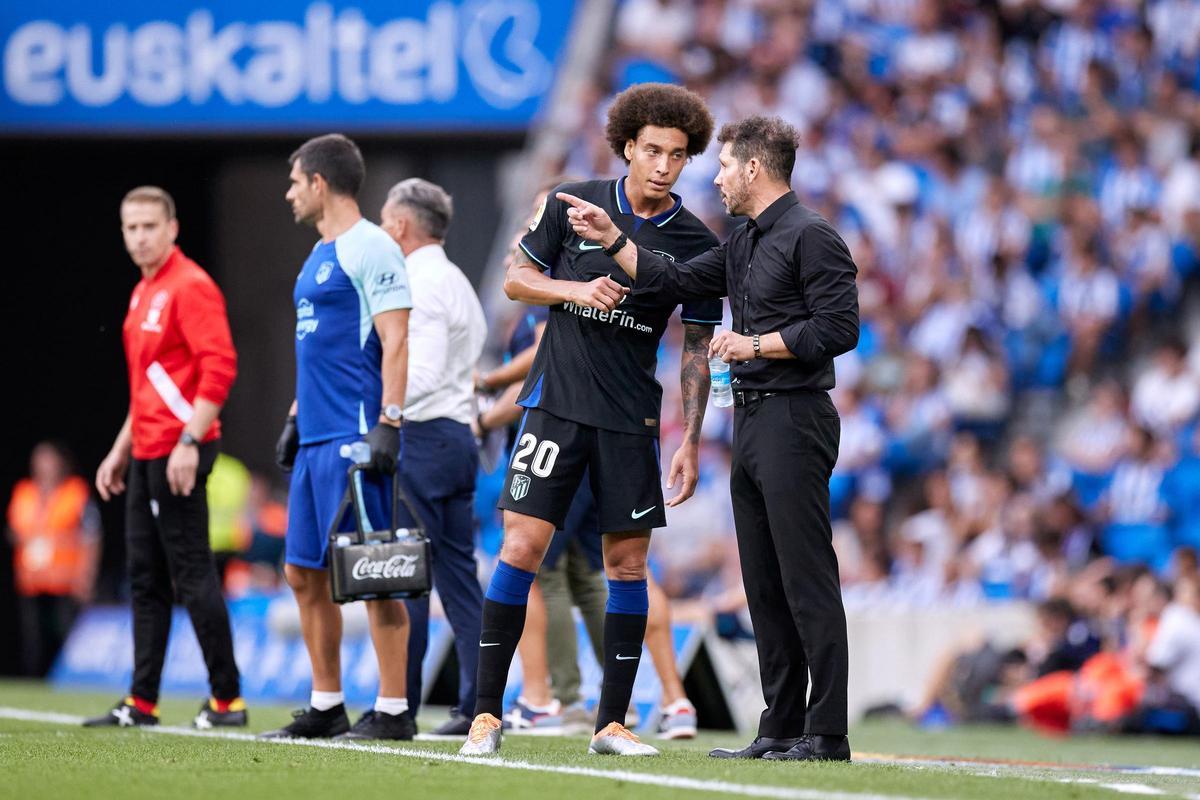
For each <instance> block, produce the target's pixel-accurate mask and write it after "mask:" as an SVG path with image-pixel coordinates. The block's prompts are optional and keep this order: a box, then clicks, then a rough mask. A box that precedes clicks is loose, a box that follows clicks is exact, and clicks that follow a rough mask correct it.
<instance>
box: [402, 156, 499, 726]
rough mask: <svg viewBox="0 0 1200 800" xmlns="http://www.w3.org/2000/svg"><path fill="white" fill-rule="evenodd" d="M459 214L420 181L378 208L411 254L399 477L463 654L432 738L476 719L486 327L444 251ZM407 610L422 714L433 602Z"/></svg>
mask: <svg viewBox="0 0 1200 800" xmlns="http://www.w3.org/2000/svg"><path fill="white" fill-rule="evenodd" d="M452 215H453V204H452V203H451V200H450V195H448V194H447V193H446V191H445V190H444V189H442V188H441V187H440V186H437V185H435V184H433V183H430V182H429V181H425V180H421V179H420V178H409V179H408V180H405V181H401V182H400V183H398V184H396V185H395V186H393V187H392V189H391V191H389V192H388V197H387V201H386V202H385V203H384V205H383V210H382V211H381V212H380V218H381V225H382V227H383V229H384V230H385V231H387V232H388V234H389V235H390V236H391V237H392V238H393V239H395V241H396V243H397V244H398V245H400V249H401V250H402V251H403V252H404V260H405V262H406V264H407V267H408V279H409V286H410V288H411V290H412V299H413V309H412V314H411V316H410V318H409V323H408V389H407V391H406V392H405V395H404V397H405V402H404V425H403V427H402V429H401V431H402V438H401V446H400V453H401V456H400V459H399V461H400V467H399V468H400V474H401V478H402V480H403V485H404V487H405V490H406V491H407V492H408V495H409V497H410V498H411V499H412V501H413V503H414V504H415V505H416V507H417V512H418V513H419V514H420V516H421V522H422V523H423V524H424V525H425V526H426V531H427V533H428V535H429V537H430V539H431V541H432V544H433V585H434V588H436V589H437V592H438V596H439V598H440V599H441V602H442V607H443V608H444V609H445V610H446V617H447V618H448V619H449V621H450V626H451V627H452V628H453V629H454V640H455V641H454V644H455V648H456V650H457V654H458V664H459V705H458V707H457V708H456V709H452V710H451V718H450V720H449V721H448V722H446V723H444V724H443V725H442V726H440V727H439V728H437V729H436V730H435V731H434V733H437V734H442V735H458V736H465V735H466V733H467V731H468V729H469V728H470V725H471V720H470V718H469V717H466V716H463V713H464V712H465V713H470V712H471V711H472V710H473V709H474V708H475V672H476V666H477V660H478V652H479V648H478V644H477V643H478V641H479V625H480V618H481V616H482V613H483V595H482V592H481V590H480V586H479V580H478V578H477V577H476V565H475V535H474V533H475V524H474V516H473V508H472V507H473V504H474V498H475V473H476V472H477V470H478V465H479V453H478V449H477V447H476V444H475V437H474V436H473V435H472V433H471V428H470V424H471V420H472V419H474V417H475V387H474V380H473V377H474V370H475V365H476V363H477V362H478V361H479V356H480V353H482V352H483V344H484V340H485V339H486V338H487V322H486V321H485V320H484V316H483V308H482V307H480V305H479V298H478V297H477V296H476V294H475V290H474V289H473V288H472V287H471V283H470V281H469V280H467V277H466V276H465V275H463V273H462V271H461V270H460V269H459V268H458V267H457V266H455V265H454V264H453V263H452V262H451V261H450V260H449V259H448V258H446V251H445V250H443V249H442V243H443V241H444V240H445V237H446V229H447V228H448V227H449V226H450V219H451V217H452ZM403 515H404V514H403V512H402V517H403ZM407 605H408V613H409V617H410V619H411V622H412V627H411V634H410V635H409V640H408V697H409V702H410V703H411V704H412V706H411V707H412V711H413V714H414V716H415V715H416V711H417V707H418V706H419V704H420V702H421V662H422V661H423V660H424V657H425V650H426V647H427V645H428V638H429V600H428V598H426V599H421V600H409V601H407Z"/></svg>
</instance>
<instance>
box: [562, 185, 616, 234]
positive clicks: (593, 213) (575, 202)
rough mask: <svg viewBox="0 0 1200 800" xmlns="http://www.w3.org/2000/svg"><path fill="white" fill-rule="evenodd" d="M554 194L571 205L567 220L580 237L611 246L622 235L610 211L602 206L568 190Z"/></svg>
mask: <svg viewBox="0 0 1200 800" xmlns="http://www.w3.org/2000/svg"><path fill="white" fill-rule="evenodd" d="M554 196H555V197H557V198H558V199H559V200H562V201H563V202H564V203H567V204H568V205H570V206H571V207H570V208H568V209H567V221H569V222H570V223H571V227H572V228H574V229H575V233H577V234H578V235H579V236H580V237H582V238H584V239H587V240H588V241H589V242H600V244H602V245H604V246H605V247H609V246H610V245H612V244H613V242H615V241H616V240H617V237H618V236H620V235H621V231H619V230H617V226H616V225H614V224H613V221H612V219H611V218H610V217H609V216H608V212H606V211H605V210H604V209H603V208H601V207H600V206H598V205H594V204H592V203H589V202H588V201H586V200H581V199H579V198H578V197H576V196H575V195H573V194H567V193H566V192H559V193H558V194H556V195H554Z"/></svg>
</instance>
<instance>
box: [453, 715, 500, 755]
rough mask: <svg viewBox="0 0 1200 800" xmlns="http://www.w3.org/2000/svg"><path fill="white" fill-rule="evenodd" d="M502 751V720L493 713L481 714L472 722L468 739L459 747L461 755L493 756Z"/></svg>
mask: <svg viewBox="0 0 1200 800" xmlns="http://www.w3.org/2000/svg"><path fill="white" fill-rule="evenodd" d="M499 752H500V720H498V719H496V718H495V717H493V716H492V715H491V714H480V715H479V716H477V717H476V718H475V721H474V722H472V723H471V732H470V733H468V734H467V741H465V742H463V746H462V747H461V748H460V749H459V751H458V754H459V755H460V756H492V755H495V754H497V753H499Z"/></svg>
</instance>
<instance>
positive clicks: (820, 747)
mask: <svg viewBox="0 0 1200 800" xmlns="http://www.w3.org/2000/svg"><path fill="white" fill-rule="evenodd" d="M763 758H766V759H770V760H771V761H849V760H850V740H849V739H847V738H846V737H845V736H821V735H818V734H815V733H811V734H805V735H804V736H801V737H800V741H799V742H797V743H796V746H795V747H793V748H791V749H790V750H787V751H785V752H778V751H776V752H773V753H767V754H766V755H764V756H763Z"/></svg>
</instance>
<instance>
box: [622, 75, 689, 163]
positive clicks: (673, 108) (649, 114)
mask: <svg viewBox="0 0 1200 800" xmlns="http://www.w3.org/2000/svg"><path fill="white" fill-rule="evenodd" d="M647 125H653V126H655V127H656V128H676V129H677V130H681V131H683V132H684V133H686V134H687V137H688V143H687V154H688V155H689V156H694V155H699V154H700V153H703V152H704V150H705V148H707V147H708V143H709V141H710V140H711V139H712V132H713V118H712V114H710V113H708V106H706V105H705V104H704V100H703V99H702V98H701V97H700V95H698V94H696V93H695V92H693V91H691V90H690V89H685V88H683V87H682V86H675V85H674V84H670V83H639V84H637V85H636V86H631V87H629V88H628V89H626V90H625V91H623V92H621V93H620V94H619V95H617V96H616V99H614V100H613V103H612V105H611V106H610V107H609V109H608V127H607V128H605V131H604V134H605V136H607V137H608V144H609V146H610V147H612V150H613V152H614V153H616V154H617V156H618V157H619V158H621V159H624V161H625V163H626V164H628V163H629V159H627V158H625V143H626V142H627V141H629V140H630V139H637V137H638V132H639V131H640V130H641V129H642V128H644V127H646V126H647Z"/></svg>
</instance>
